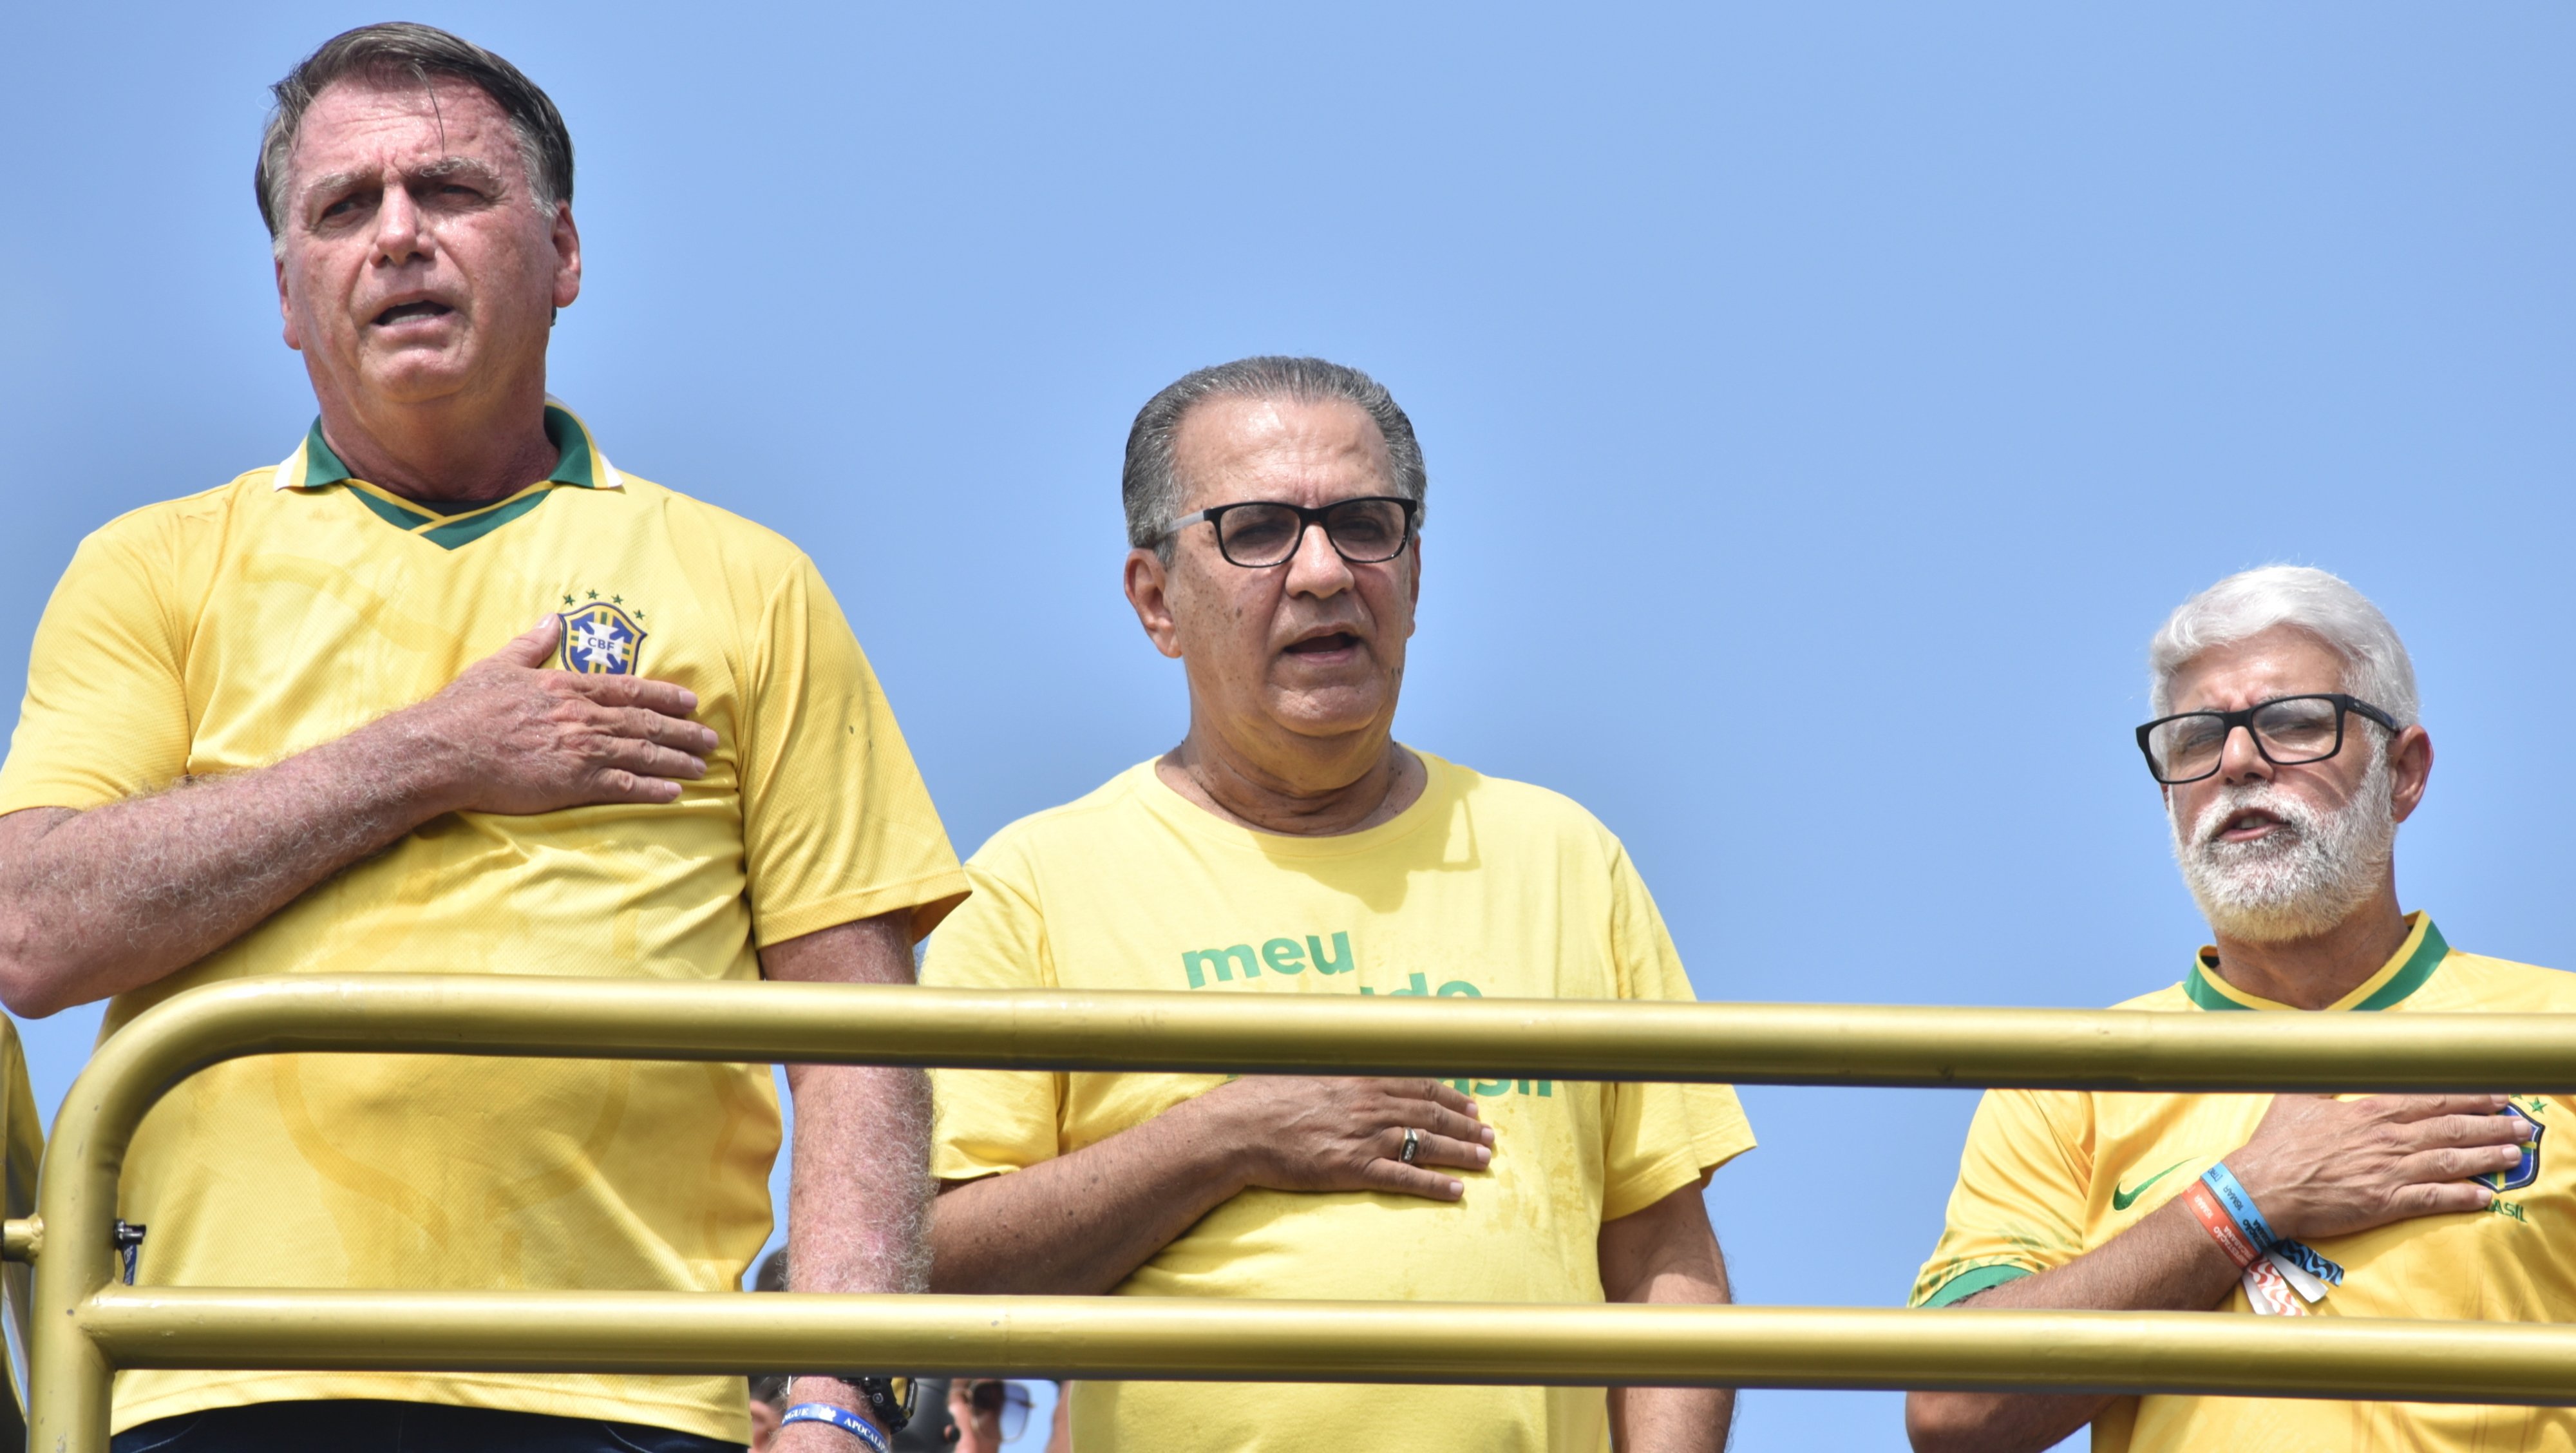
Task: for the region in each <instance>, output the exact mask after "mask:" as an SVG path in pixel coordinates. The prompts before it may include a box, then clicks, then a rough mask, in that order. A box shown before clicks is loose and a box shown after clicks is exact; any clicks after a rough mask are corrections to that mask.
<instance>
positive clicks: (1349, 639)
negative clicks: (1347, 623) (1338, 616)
mask: <svg viewBox="0 0 2576 1453" xmlns="http://www.w3.org/2000/svg"><path fill="white" fill-rule="evenodd" d="M1359 643H1360V638H1359V637H1357V636H1354V635H1352V634H1351V633H1350V632H1348V631H1335V632H1333V633H1332V634H1331V635H1328V636H1310V637H1308V638H1306V639H1305V640H1302V641H1298V642H1296V643H1294V644H1292V645H1291V646H1289V648H1288V654H1289V655H1292V656H1329V655H1331V654H1333V653H1334V652H1336V651H1348V650H1351V649H1353V648H1355V647H1357V646H1358V645H1359Z"/></svg>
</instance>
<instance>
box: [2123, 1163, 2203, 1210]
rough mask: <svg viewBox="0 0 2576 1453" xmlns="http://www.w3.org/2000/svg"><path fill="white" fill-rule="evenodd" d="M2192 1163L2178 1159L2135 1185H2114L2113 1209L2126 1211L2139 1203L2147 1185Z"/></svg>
mask: <svg viewBox="0 0 2576 1453" xmlns="http://www.w3.org/2000/svg"><path fill="white" fill-rule="evenodd" d="M2190 1163H2191V1162H2189V1161H2187V1160H2178V1161H2175V1162H2174V1163H2173V1164H2171V1165H2169V1166H2166V1167H2165V1168H2164V1169H2163V1170H2160V1171H2157V1172H2156V1173H2155V1174H2154V1175H2151V1176H2149V1177H2147V1178H2146V1179H2145V1180H2142V1181H2140V1182H2138V1183H2137V1184H2136V1185H2135V1186H2131V1187H2126V1188H2123V1187H2120V1186H2113V1187H2112V1188H2111V1209H2112V1210H2114V1211H2125V1210H2127V1209H2129V1208H2130V1207H2131V1206H2133V1205H2135V1204H2137V1200H2138V1197H2140V1196H2143V1195H2145V1194H2146V1193H2147V1187H2149V1186H2152V1185H2154V1184H2155V1183H2156V1182H2158V1181H2160V1180H2163V1179H2164V1178H2165V1177H2167V1176H2169V1175H2172V1174H2173V1173H2174V1172H2175V1171H2178V1170H2180V1169H2182V1168H2183V1167H2184V1166H2186V1165H2189V1164H2190Z"/></svg>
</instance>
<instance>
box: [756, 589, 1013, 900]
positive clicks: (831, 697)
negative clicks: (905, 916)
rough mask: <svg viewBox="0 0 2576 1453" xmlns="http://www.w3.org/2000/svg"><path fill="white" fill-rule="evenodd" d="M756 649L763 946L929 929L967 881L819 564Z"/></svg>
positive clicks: (762, 626) (759, 636)
mask: <svg viewBox="0 0 2576 1453" xmlns="http://www.w3.org/2000/svg"><path fill="white" fill-rule="evenodd" d="M747 654H748V657H749V662H748V674H749V677H750V680H749V683H748V685H749V690H748V693H747V694H748V698H749V699H748V701H747V703H746V709H745V711H744V721H743V725H742V727H741V731H742V740H741V742H740V743H739V744H738V746H737V750H738V752H739V754H740V760H741V763H742V814H743V855H744V862H745V866H746V869H747V871H748V874H749V877H750V897H751V911H752V917H753V923H754V926H755V931H756V933H757V935H758V937H759V941H760V945H761V946H762V947H764V948H766V947H768V946H769V945H771V944H774V943H779V942H781V941H783V940H786V939H791V938H798V937H801V936H803V935H805V934H809V933H813V932H816V931H818V930H821V929H826V928H830V927H833V926H834V925H836V924H842V923H850V922H855V921H856V920H859V919H862V918H874V917H877V916H878V915H880V914H886V913H892V912H895V911H897V910H899V909H906V908H909V909H911V910H913V935H914V937H916V938H918V937H920V936H921V935H923V934H926V933H928V932H929V931H930V930H931V928H933V927H934V926H936V925H937V924H938V922H939V920H940V918H941V917H942V916H944V915H945V914H946V913H947V912H948V910H949V909H951V908H953V907H955V906H956V904H957V900H958V899H959V898H960V897H961V896H962V895H964V893H965V892H966V877H965V874H964V873H963V872H962V871H960V870H959V868H958V866H957V855H956V853H955V851H954V850H953V849H951V848H950V847H949V845H948V834H947V832H946V831H945V830H944V829H943V828H942V827H941V826H940V824H939V813H938V811H937V809H935V808H933V807H932V806H931V803H930V790H929V788H928V787H926V786H924V785H923V783H922V780H921V772H920V769H918V768H917V767H915V766H914V765H913V761H912V753H911V752H910V751H909V750H908V749H906V748H905V746H904V743H903V731H902V729H901V728H899V727H897V726H896V725H895V720H894V710H893V708H892V707H890V706H888V705H887V703H886V698H885V693H884V692H883V691H882V690H880V689H879V688H878V686H877V679H876V675H875V673H874V672H872V671H870V670H869V669H868V662H867V657H866V656H865V655H864V654H862V653H861V652H860V650H859V643H858V639H857V638H856V637H855V636H853V635H851V634H850V626H849V622H848V621H846V620H844V619H843V618H842V616H841V607H840V605H839V603H838V602H836V601H834V600H833V599H832V593H831V591H830V590H829V589H828V588H827V587H826V586H825V585H824V584H823V578H822V576H821V575H820V574H818V573H817V572H816V571H815V569H814V565H813V562H812V561H810V560H808V559H806V558H805V557H803V556H801V555H800V556H798V557H797V558H796V563H795V565H794V566H793V567H792V568H791V569H789V570H788V571H787V572H786V574H785V577H784V578H783V579H782V580H781V581H780V582H779V584H778V586H777V588H776V589H775V590H774V591H772V592H771V594H770V596H769V599H768V602H767V604H766V606H765V607H764V609H763V612H762V618H761V620H760V622H759V624H758V627H757V632H756V634H755V636H754V638H753V640H752V641H751V642H750V643H749V647H748V652H747Z"/></svg>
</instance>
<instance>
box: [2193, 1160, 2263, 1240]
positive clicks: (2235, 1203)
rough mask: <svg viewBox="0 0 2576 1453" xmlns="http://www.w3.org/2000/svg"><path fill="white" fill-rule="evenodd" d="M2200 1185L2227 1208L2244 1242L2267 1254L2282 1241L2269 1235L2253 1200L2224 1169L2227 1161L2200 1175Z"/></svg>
mask: <svg viewBox="0 0 2576 1453" xmlns="http://www.w3.org/2000/svg"><path fill="white" fill-rule="evenodd" d="M2200 1183H2201V1184H2202V1185H2204V1186H2207V1187H2209V1193H2210V1194H2211V1195H2213V1196H2216V1197H2218V1204H2219V1205H2221V1206H2224V1207H2226V1208H2227V1214H2228V1215H2230V1216H2233V1217H2234V1218H2236V1229H2237V1230H2239V1231H2242V1232H2244V1233H2245V1239H2246V1240H2248V1241H2251V1242H2253V1243H2254V1249H2255V1250H2257V1251H2269V1250H2271V1249H2272V1248H2273V1247H2274V1246H2276V1245H2278V1244H2280V1240H2281V1238H2280V1237H2278V1236H2275V1235H2273V1234H2272V1223H2271V1222H2269V1221H2266V1220H2264V1219H2263V1212H2262V1211H2261V1210H2260V1209H2259V1208H2257V1207H2256V1206H2255V1204H2254V1198H2253V1197H2252V1196H2250V1195H2248V1194H2246V1191H2245V1187H2244V1186H2243V1185H2241V1184H2240V1183H2238V1181H2237V1179H2236V1173H2235V1172H2234V1171H2231V1170H2229V1169H2228V1168H2227V1162H2225V1161H2223V1160H2222V1161H2220V1162H2219V1163H2218V1164H2216V1165H2213V1166H2211V1167H2210V1168H2209V1170H2208V1171H2207V1172H2206V1173H2205V1174H2203V1175H2202V1176H2201V1178H2200Z"/></svg>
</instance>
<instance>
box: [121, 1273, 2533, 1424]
mask: <svg viewBox="0 0 2576 1453" xmlns="http://www.w3.org/2000/svg"><path fill="white" fill-rule="evenodd" d="M75 1320H76V1321H77V1322H78V1324H79V1327H80V1330H81V1331H82V1332H83V1333H84V1334H85V1335H86V1336H88V1337H90V1338H93V1339H95V1341H96V1342H97V1344H98V1346H99V1347H100V1348H101V1349H102V1350H104V1351H105V1352H107V1353H108V1354H109V1356H110V1357H111V1359H112V1360H113V1361H114V1362H115V1363H116V1364H117V1365H118V1366H121V1367H188V1368H259V1369H331V1370H366V1369H382V1370H420V1371H450V1372H472V1371H491V1370H509V1369H518V1370H528V1371H548V1372H565V1373H570V1372H599V1373H634V1374H652V1373H677V1372H692V1373H720V1372H735V1373H746V1374H748V1373H763V1372H776V1371H780V1370H782V1369H802V1368H834V1367H903V1366H936V1367H938V1368H940V1369H942V1370H945V1371H953V1372H973V1373H977V1374H986V1375H995V1376H1018V1377H1118V1378H1157V1379H1162V1378H1175V1379H1212V1380H1223V1381H1281V1382H1306V1381H1323V1382H1395V1383H1404V1382H1420V1383H1428V1382H1438V1383H1501V1384H1558V1385H1565V1386H1599V1385H1603V1384H1608V1383H1637V1384H1648V1385H1660V1384H1670V1385H1688V1384H1699V1385H1709V1386H1729V1387H1787V1388H1911V1387H1947V1388H1973V1389H1984V1390H1990V1391H2022V1392H2073V1391H2094V1392H2104V1391H2118V1392H2164V1393H2198V1394H2220V1395H2229V1394H2239V1395H2241V1394H2258V1393H2259V1394H2262V1395H2266V1396H2299V1397H2369V1398H2372V1399H2398V1400H2404V1401H2410V1402H2413V1401H2423V1402H2505V1403H2525V1404H2568V1403H2576V1380H2571V1379H2570V1377H2569V1370H2570V1368H2576V1327H2564V1326H2531V1325H2517V1324H2510V1323H2495V1322H2410V1321H2390V1320H2371V1319H2361V1318H2335V1317H2317V1318H2302V1319H2286V1318H2269V1317H2215V1316H2211V1315H2208V1314H2206V1313H2189V1312H2023V1311H1979V1310H1975V1309H1960V1310H1954V1311H1940V1312H1921V1311H1915V1312H1908V1311H1896V1310H1888V1309H1876V1308H1869V1309H1864V1308H1809V1307H1691V1306H1635V1305H1615V1304H1614V1305H1608V1306H1602V1305H1589V1306H1543V1307H1542V1306H1509V1305H1487V1304H1472V1303H1459V1304H1440V1303H1422V1302H1284V1301H1209V1300H1200V1299H1195V1298H1147V1297H956V1296H918V1297H882V1296H879V1297H866V1296H848V1297H841V1296H805V1295H777V1296H764V1297H746V1296H737V1295H723V1294H709V1293H698V1294H663V1293H649V1292H552V1293H536V1292H391V1291H294V1292H275V1291H264V1290H209V1289H181V1288H155V1289H149V1290H132V1291H129V1290H126V1289H124V1288H121V1287H120V1288H111V1289H110V1290H108V1291H106V1292H103V1293H102V1294H100V1295H99V1296H98V1297H96V1298H94V1299H93V1300H91V1301H90V1302H89V1303H88V1304H87V1305H85V1306H83V1307H82V1308H80V1310H79V1312H78V1314H77V1316H76V1318H75Z"/></svg>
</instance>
